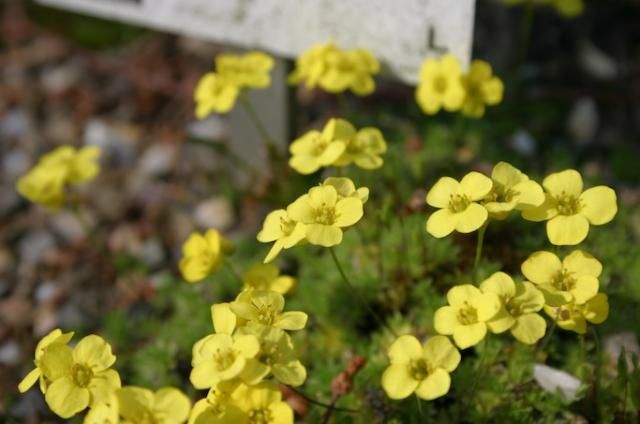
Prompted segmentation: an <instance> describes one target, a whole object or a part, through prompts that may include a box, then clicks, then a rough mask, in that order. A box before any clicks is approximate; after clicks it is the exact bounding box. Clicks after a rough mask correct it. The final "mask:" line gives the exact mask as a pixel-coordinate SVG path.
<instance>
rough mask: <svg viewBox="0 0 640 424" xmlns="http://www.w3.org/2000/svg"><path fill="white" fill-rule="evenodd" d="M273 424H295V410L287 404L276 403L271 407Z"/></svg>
mask: <svg viewBox="0 0 640 424" xmlns="http://www.w3.org/2000/svg"><path fill="white" fill-rule="evenodd" d="M269 411H270V412H271V417H272V420H273V423H274V424H275V423H278V424H280V423H282V424H293V410H292V409H291V407H290V406H289V405H288V404H287V403H286V402H274V403H272V404H271V405H269Z"/></svg>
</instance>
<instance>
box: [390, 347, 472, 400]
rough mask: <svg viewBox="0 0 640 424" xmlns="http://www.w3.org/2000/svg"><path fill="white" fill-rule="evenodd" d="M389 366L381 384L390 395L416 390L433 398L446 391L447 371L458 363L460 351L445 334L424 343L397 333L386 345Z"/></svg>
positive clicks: (447, 390)
mask: <svg viewBox="0 0 640 424" xmlns="http://www.w3.org/2000/svg"><path fill="white" fill-rule="evenodd" d="M387 354H388V355H389V362H390V365H389V367H388V368H387V369H386V370H385V371H384V373H383V374H382V388H383V389H384V391H385V392H386V393H387V396H389V397H390V398H391V399H404V398H406V397H408V396H409V395H411V394H412V393H414V392H415V393H416V395H417V396H418V397H419V398H422V399H426V400H432V399H436V398H439V397H441V396H444V395H446V394H447V393H448V392H449V388H450V387H451V377H450V376H449V373H450V372H453V370H455V369H456V368H457V367H458V364H459V363H460V352H459V351H458V349H456V347H455V346H454V345H453V344H452V343H451V341H449V338H448V337H444V336H433V337H431V338H429V339H428V340H427V342H426V343H425V344H424V346H421V345H420V342H419V341H418V339H416V338H415V337H413V336H400V337H398V338H397V339H396V340H395V341H394V342H393V343H392V344H391V346H390V347H389V350H388V351H387Z"/></svg>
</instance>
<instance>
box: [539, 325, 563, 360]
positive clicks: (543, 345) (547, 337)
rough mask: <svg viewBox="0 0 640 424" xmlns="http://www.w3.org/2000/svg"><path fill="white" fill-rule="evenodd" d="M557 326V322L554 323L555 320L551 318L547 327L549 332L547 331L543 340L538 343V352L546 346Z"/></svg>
mask: <svg viewBox="0 0 640 424" xmlns="http://www.w3.org/2000/svg"><path fill="white" fill-rule="evenodd" d="M557 326H558V324H557V323H556V320H555V319H554V320H552V321H551V329H549V332H548V333H547V336H546V337H545V338H544V340H543V341H542V343H541V344H540V347H539V348H538V351H539V352H544V349H545V348H546V347H547V345H548V344H549V342H550V341H551V339H552V337H553V333H554V332H555V330H556V327H557Z"/></svg>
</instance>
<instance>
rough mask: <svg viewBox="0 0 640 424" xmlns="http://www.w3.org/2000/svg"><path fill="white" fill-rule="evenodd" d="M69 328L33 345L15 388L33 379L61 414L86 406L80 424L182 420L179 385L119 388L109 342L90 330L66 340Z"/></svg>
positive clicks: (184, 403)
mask: <svg viewBox="0 0 640 424" xmlns="http://www.w3.org/2000/svg"><path fill="white" fill-rule="evenodd" d="M72 337H73V333H63V332H62V331H61V330H60V329H55V330H53V331H52V332H50V333H49V334H48V335H46V336H45V337H44V338H43V339H42V340H41V341H40V342H39V343H38V345H37V346H36V351H35V360H34V363H35V366H36V368H35V369H33V370H32V371H31V372H30V373H29V374H27V376H26V377H25V378H24V379H23V380H22V381H21V382H20V385H19V386H18V389H19V390H20V392H21V393H24V392H26V391H27V390H29V389H30V388H31V387H32V386H33V385H34V384H35V383H36V382H39V384H40V390H41V391H42V393H43V394H44V395H45V400H46V402H47V405H49V408H51V410H52V411H53V412H54V413H56V414H57V415H58V416H60V417H62V418H71V417H73V416H74V415H76V414H78V413H79V412H82V411H84V410H86V409H87V408H90V411H89V412H88V413H87V415H86V416H85V419H84V423H85V424H105V423H106V424H116V423H118V422H120V417H121V418H122V422H125V423H145V422H163V423H166V424H180V423H183V422H185V421H186V420H187V417H188V416H189V411H190V409H191V401H190V400H189V398H187V397H186V396H185V395H184V394H183V393H182V392H181V391H180V390H178V389H175V388H172V387H166V388H162V389H160V390H158V391H157V392H155V393H153V392H151V391H150V390H147V389H144V388H141V387H135V386H125V387H122V384H121V382H120V375H119V374H118V372H117V371H115V370H114V369H112V368H111V367H112V366H113V364H114V363H115V362H116V357H115V355H114V354H113V353H112V351H111V346H110V345H109V343H107V342H106V341H105V340H104V339H102V338H101V337H99V336H96V335H89V336H86V337H84V338H83V339H82V340H80V341H79V342H78V343H77V344H76V345H75V347H73V348H72V347H70V346H69V342H70V341H71V339H72Z"/></svg>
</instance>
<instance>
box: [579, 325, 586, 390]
mask: <svg viewBox="0 0 640 424" xmlns="http://www.w3.org/2000/svg"><path fill="white" fill-rule="evenodd" d="M578 341H579V343H580V365H579V368H578V378H579V379H580V380H583V379H584V369H585V361H586V358H587V349H586V346H585V342H584V334H580V335H579V336H578Z"/></svg>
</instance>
